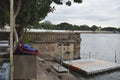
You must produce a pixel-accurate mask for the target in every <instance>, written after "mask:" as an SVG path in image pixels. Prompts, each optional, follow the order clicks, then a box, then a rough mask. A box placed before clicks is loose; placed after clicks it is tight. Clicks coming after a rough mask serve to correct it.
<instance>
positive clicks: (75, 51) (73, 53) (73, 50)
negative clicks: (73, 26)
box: [28, 32, 81, 60]
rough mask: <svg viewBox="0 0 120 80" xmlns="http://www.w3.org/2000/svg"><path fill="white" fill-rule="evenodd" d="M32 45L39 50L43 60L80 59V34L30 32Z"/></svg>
mask: <svg viewBox="0 0 120 80" xmlns="http://www.w3.org/2000/svg"><path fill="white" fill-rule="evenodd" d="M28 36H29V38H28V39H29V41H30V43H31V45H32V46H33V47H34V48H36V49H38V50H39V52H40V53H41V55H40V56H41V57H42V58H46V59H59V60H68V59H77V58H80V42H81V39H80V34H79V33H72V32H29V33H28Z"/></svg>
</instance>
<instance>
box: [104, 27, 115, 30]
mask: <svg viewBox="0 0 120 80" xmlns="http://www.w3.org/2000/svg"><path fill="white" fill-rule="evenodd" d="M102 30H104V31H117V28H114V27H105V28H102Z"/></svg>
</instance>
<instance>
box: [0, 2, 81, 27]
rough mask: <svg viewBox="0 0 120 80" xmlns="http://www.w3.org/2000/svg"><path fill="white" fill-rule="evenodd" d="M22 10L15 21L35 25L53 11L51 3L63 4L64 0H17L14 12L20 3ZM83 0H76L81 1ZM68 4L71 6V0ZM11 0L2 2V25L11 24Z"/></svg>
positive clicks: (24, 25)
mask: <svg viewBox="0 0 120 80" xmlns="http://www.w3.org/2000/svg"><path fill="white" fill-rule="evenodd" d="M19 1H21V6H20V11H19V13H18V15H17V17H16V21H15V23H16V24H17V25H21V26H23V27H27V26H33V25H35V24H38V22H39V21H41V20H43V19H44V18H45V17H46V16H47V14H48V13H49V12H51V11H53V7H51V3H52V2H54V3H56V4H63V0H15V1H14V12H16V11H17V10H18V5H19V4H20V2H19ZM79 1H81V0H74V2H79ZM66 5H68V6H70V5H71V1H69V0H68V1H67V2H66ZM9 9H10V0H2V1H1V2H0V25H5V24H9V17H10V16H9V12H10V10H9Z"/></svg>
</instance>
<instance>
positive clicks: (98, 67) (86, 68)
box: [64, 59, 120, 75]
mask: <svg viewBox="0 0 120 80" xmlns="http://www.w3.org/2000/svg"><path fill="white" fill-rule="evenodd" d="M64 64H66V65H69V66H70V68H72V69H74V70H80V71H82V72H84V73H85V74H87V75H90V74H95V73H100V72H105V71H109V70H114V69H118V68H120V64H117V63H111V62H108V61H102V60H96V59H80V60H70V61H64Z"/></svg>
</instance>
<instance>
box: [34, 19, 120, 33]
mask: <svg viewBox="0 0 120 80" xmlns="http://www.w3.org/2000/svg"><path fill="white" fill-rule="evenodd" d="M32 28H34V29H49V30H88V31H113V32H120V28H115V27H104V28H102V27H101V26H97V25H92V26H88V25H86V24H84V25H72V24H70V23H66V22H64V23H60V24H57V25H55V24H52V23H51V22H50V21H45V22H43V23H38V24H35V25H34V26H33V27H32Z"/></svg>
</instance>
